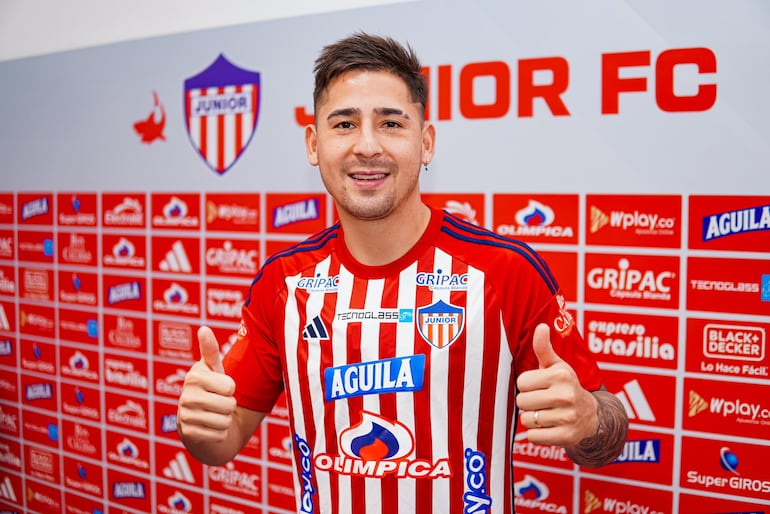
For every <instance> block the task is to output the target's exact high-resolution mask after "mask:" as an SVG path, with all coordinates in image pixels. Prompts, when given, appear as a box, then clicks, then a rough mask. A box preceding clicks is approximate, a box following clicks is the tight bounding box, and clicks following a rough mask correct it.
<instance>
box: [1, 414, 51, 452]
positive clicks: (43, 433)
mask: <svg viewBox="0 0 770 514" xmlns="http://www.w3.org/2000/svg"><path fill="white" fill-rule="evenodd" d="M5 408H7V406H3V409H5ZM18 414H19V413H18V411H17V415H18ZM23 416H24V423H23V424H22V425H21V438H22V439H23V440H24V442H25V443H35V444H40V445H44V446H48V447H50V448H59V440H60V434H59V422H58V421H57V419H56V415H55V414H54V413H42V412H37V411H33V410H30V409H27V408H24V409H23Z"/></svg>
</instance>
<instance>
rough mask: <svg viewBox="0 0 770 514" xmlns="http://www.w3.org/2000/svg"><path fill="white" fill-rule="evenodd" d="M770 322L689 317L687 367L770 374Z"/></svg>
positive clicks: (761, 375) (747, 375)
mask: <svg viewBox="0 0 770 514" xmlns="http://www.w3.org/2000/svg"><path fill="white" fill-rule="evenodd" d="M768 335H770V324H768V323H760V322H758V321H756V322H744V321H726V320H718V319H696V318H690V319H688V320H687V361H686V366H687V371H692V372H699V373H712V374H717V375H730V376H740V377H745V378H763V379H767V378H770V351H768Z"/></svg>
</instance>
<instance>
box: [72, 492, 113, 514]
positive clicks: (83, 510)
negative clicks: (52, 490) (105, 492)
mask: <svg viewBox="0 0 770 514" xmlns="http://www.w3.org/2000/svg"><path fill="white" fill-rule="evenodd" d="M64 512H65V514H98V513H100V512H105V510H104V503H103V502H102V501H101V500H95V499H93V498H89V497H85V496H81V495H80V494H79V493H75V492H72V491H69V490H67V489H65V490H64Z"/></svg>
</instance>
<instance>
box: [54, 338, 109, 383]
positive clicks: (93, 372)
mask: <svg viewBox="0 0 770 514" xmlns="http://www.w3.org/2000/svg"><path fill="white" fill-rule="evenodd" d="M59 363H60V364H59V374H60V375H61V377H62V378H69V379H74V380H85V381H86V382H91V383H96V384H98V383H99V377H100V376H101V373H100V372H99V352H98V351H97V350H87V349H85V348H75V347H72V346H68V345H60V346H59Z"/></svg>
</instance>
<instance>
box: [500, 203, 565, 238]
mask: <svg viewBox="0 0 770 514" xmlns="http://www.w3.org/2000/svg"><path fill="white" fill-rule="evenodd" d="M492 202H493V206H492V226H493V227H494V231H495V232H496V233H497V234H500V235H502V236H506V237H510V238H513V239H518V240H520V241H525V242H528V243H555V244H577V242H578V227H579V221H578V216H579V197H578V195H573V194H566V195H565V194H556V195H547V194H495V195H493V196H492Z"/></svg>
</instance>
